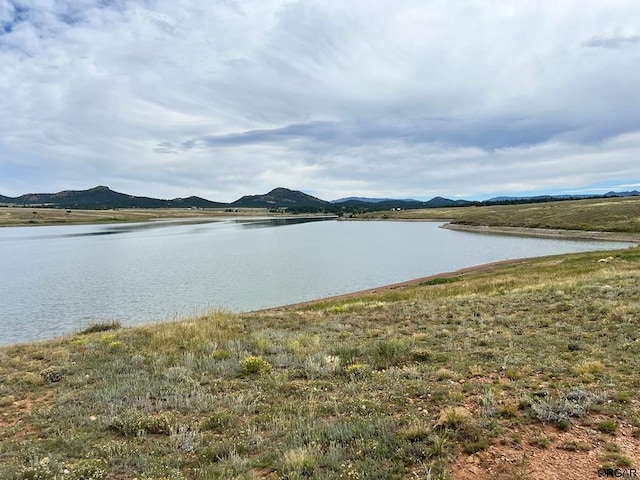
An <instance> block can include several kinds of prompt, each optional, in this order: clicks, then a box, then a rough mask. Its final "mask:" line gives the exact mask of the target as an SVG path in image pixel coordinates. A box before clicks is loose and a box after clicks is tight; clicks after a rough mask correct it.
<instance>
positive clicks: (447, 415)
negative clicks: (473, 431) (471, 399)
mask: <svg viewBox="0 0 640 480" xmlns="http://www.w3.org/2000/svg"><path fill="white" fill-rule="evenodd" d="M470 420H471V412H469V410H467V409H466V408H464V407H449V408H447V409H445V410H443V411H442V412H440V418H439V419H438V423H437V424H436V426H438V427H440V428H452V429H454V430H456V429H458V428H461V427H462V426H464V425H465V424H467V423H468V422H469V421H470Z"/></svg>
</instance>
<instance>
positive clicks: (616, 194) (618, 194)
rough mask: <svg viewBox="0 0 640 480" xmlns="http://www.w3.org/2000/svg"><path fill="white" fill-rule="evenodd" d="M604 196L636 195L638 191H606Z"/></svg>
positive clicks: (638, 194) (639, 193) (639, 194)
mask: <svg viewBox="0 0 640 480" xmlns="http://www.w3.org/2000/svg"><path fill="white" fill-rule="evenodd" d="M604 196H605V197H638V196H640V192H639V191H638V190H632V191H630V192H608V193H605V194H604Z"/></svg>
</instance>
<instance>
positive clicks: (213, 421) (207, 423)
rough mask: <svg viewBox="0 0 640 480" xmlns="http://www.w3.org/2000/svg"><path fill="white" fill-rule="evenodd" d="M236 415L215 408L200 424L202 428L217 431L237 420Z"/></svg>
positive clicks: (233, 423)
mask: <svg viewBox="0 0 640 480" xmlns="http://www.w3.org/2000/svg"><path fill="white" fill-rule="evenodd" d="M237 420H238V419H237V417H236V416H235V415H232V414H231V413H229V412H228V411H226V410H216V411H214V412H212V413H211V414H210V415H209V416H208V417H207V418H206V419H204V421H203V422H202V425H201V426H200V427H201V428H202V429H203V430H213V431H217V432H221V431H224V430H225V429H227V428H229V427H231V426H233V425H235V424H236V422H237Z"/></svg>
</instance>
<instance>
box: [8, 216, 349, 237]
mask: <svg viewBox="0 0 640 480" xmlns="http://www.w3.org/2000/svg"><path fill="white" fill-rule="evenodd" d="M336 218H337V217H335V216H314V217H295V218H292V217H286V218H273V217H247V218H231V219H229V218H223V217H215V218H214V217H206V218H186V219H168V220H154V221H150V222H144V223H126V224H109V225H75V226H74V225H71V226H68V227H66V228H65V227H61V228H62V230H61V232H60V233H50V232H51V229H52V228H56V226H50V227H38V228H39V229H42V230H34V227H28V234H26V235H19V236H13V235H8V236H0V241H9V240H11V241H15V240H52V239H56V238H79V237H98V236H106V235H120V234H124V233H136V232H142V231H149V230H158V229H166V228H169V227H181V226H189V225H200V226H202V228H194V229H192V230H190V231H189V233H201V232H206V231H208V228H206V225H209V224H213V223H221V224H222V223H231V224H236V225H238V226H240V227H242V228H269V227H281V226H286V225H296V224H300V223H308V222H319V221H325V220H335V219H336ZM69 227H70V228H77V229H78V230H77V231H72V232H69V231H68V229H69ZM18 228H20V227H18ZM45 229H46V230H45ZM45 231H46V232H47V233H46V234H41V232H45Z"/></svg>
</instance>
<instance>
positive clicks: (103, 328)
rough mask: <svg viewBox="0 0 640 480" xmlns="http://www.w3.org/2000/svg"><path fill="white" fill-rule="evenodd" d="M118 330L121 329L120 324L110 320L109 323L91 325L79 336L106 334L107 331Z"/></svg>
mask: <svg viewBox="0 0 640 480" xmlns="http://www.w3.org/2000/svg"><path fill="white" fill-rule="evenodd" d="M120 328H122V324H121V323H120V322H119V321H118V320H112V321H110V322H99V323H92V324H91V325H89V326H88V327H87V328H85V329H84V330H82V331H81V332H80V334H81V335H87V334H89V333H96V332H107V331H109V330H118V329H120Z"/></svg>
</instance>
